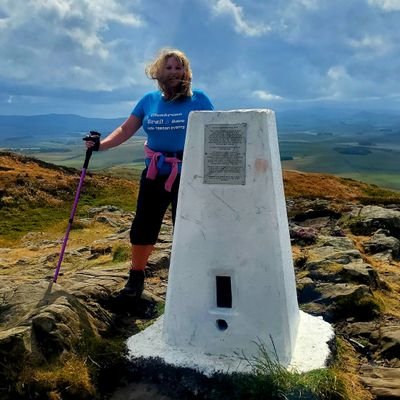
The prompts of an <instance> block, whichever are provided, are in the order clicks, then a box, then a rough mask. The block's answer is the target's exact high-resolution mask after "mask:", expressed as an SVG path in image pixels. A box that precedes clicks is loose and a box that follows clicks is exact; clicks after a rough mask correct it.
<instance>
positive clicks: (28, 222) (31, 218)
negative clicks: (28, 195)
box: [0, 181, 136, 241]
mask: <svg viewBox="0 0 400 400" xmlns="http://www.w3.org/2000/svg"><path fill="white" fill-rule="evenodd" d="M74 196H75V194H74ZM74 196H72V197H70V198H69V199H68V200H66V201H64V202H63V205H62V206H57V207H55V206H47V207H46V206H41V207H36V206H34V205H32V204H28V203H26V204H22V205H20V206H18V207H15V208H12V207H3V208H1V209H0V220H1V224H0V236H1V237H2V238H3V239H6V240H12V241H14V240H18V239H20V238H21V237H22V236H24V235H25V234H27V233H29V232H38V231H46V230H48V229H49V228H51V227H52V226H55V225H58V224H60V223H62V222H65V224H64V225H63V226H65V228H66V227H67V224H68V220H69V217H70V214H71V210H72V206H73V203H74ZM105 205H114V206H116V207H120V208H121V209H123V210H126V211H133V210H134V209H135V206H136V194H135V193H134V191H133V190H132V188H126V187H124V186H123V181H120V182H112V183H110V184H109V185H107V186H105V187H103V188H98V187H95V186H86V187H85V188H84V190H83V191H82V194H81V196H80V199H79V203H78V207H77V210H76V215H75V219H74V225H75V224H77V222H76V219H78V218H80V217H86V216H87V211H88V210H89V209H90V208H92V207H100V206H105ZM74 225H73V226H74ZM78 227H79V225H77V228H78Z"/></svg>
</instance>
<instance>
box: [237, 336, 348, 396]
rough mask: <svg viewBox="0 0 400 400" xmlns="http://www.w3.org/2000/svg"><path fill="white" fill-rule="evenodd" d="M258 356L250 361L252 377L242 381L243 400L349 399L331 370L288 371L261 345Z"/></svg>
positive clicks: (240, 385) (340, 382)
mask: <svg viewBox="0 0 400 400" xmlns="http://www.w3.org/2000/svg"><path fill="white" fill-rule="evenodd" d="M257 345H258V348H259V355H258V356H256V357H253V358H251V359H249V358H246V357H244V359H245V361H246V362H248V363H249V364H250V367H251V370H252V372H251V374H250V375H248V376H246V377H244V378H242V379H241V380H240V383H238V385H239V387H240V392H241V393H242V395H241V397H240V398H246V399H248V400H253V399H254V400H255V399H280V400H300V399H304V400H348V399H349V398H348V397H347V394H346V390H345V387H344V384H343V382H342V381H341V380H340V379H338V377H337V376H336V374H335V373H334V371H333V370H332V369H331V368H324V369H317V370H313V371H310V372H305V373H300V372H297V371H289V370H288V369H287V368H285V367H284V366H282V365H281V364H280V363H279V361H278V358H277V356H276V359H273V358H271V356H270V354H269V352H268V351H267V349H266V347H265V346H264V345H263V344H261V343H258V344H257Z"/></svg>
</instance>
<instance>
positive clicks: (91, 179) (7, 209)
mask: <svg viewBox="0 0 400 400" xmlns="http://www.w3.org/2000/svg"><path fill="white" fill-rule="evenodd" d="M79 179H80V171H79V170H76V169H73V168H66V167H60V166H55V165H53V164H49V163H46V162H43V161H40V160H38V159H35V158H31V157H25V156H21V155H18V154H15V153H9V152H0V188H1V189H0V218H1V221H2V223H1V225H0V235H1V236H2V237H3V238H4V237H6V238H12V239H15V238H18V237H19V236H20V235H23V234H25V233H27V232H29V231H32V230H41V229H45V228H48V227H50V226H52V225H55V224H57V223H59V222H60V221H67V220H68V217H69V213H70V209H71V207H72V204H73V199H74V197H75V193H76V189H77V186H78V183H79ZM136 190H137V183H136V182H134V181H131V180H127V179H120V178H118V177H110V176H107V175H101V174H95V175H94V174H91V173H90V171H89V172H88V173H87V175H86V178H85V182H84V186H83V189H82V192H81V199H80V203H79V209H78V213H79V212H80V213H84V212H85V209H86V208H87V207H86V205H87V204H90V205H91V206H102V205H106V204H114V205H116V206H119V207H122V208H125V209H127V210H133V209H134V206H135V202H134V200H133V199H134V196H135V194H136ZM22 215H23V217H22Z"/></svg>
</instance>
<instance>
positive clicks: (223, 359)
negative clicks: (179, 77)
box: [128, 110, 333, 375]
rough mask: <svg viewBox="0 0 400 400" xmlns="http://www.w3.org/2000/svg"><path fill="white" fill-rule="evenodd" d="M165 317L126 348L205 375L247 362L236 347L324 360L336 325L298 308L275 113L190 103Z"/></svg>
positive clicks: (293, 359) (305, 361)
mask: <svg viewBox="0 0 400 400" xmlns="http://www.w3.org/2000/svg"><path fill="white" fill-rule="evenodd" d="M178 204H179V205H178V210H177V218H176V224H175V232H174V240H173V246H172V255H171V266H170V273H169V282H168V291H167V300H166V309H165V314H164V317H163V318H161V319H160V320H159V321H157V322H156V323H155V324H153V325H152V326H151V327H150V328H148V329H147V330H145V331H143V332H141V333H140V334H138V335H135V336H133V337H131V338H130V339H129V340H128V347H129V350H130V356H131V357H132V358H135V357H160V358H161V359H162V360H163V361H165V362H166V363H170V364H173V365H177V366H184V367H192V368H194V369H197V370H199V371H201V372H204V373H206V374H208V375H209V374H212V372H214V371H224V372H227V371H230V372H233V371H237V370H247V369H249V365H248V364H247V363H245V362H243V361H242V362H240V355H241V354H244V355H245V356H246V357H247V358H251V357H253V356H257V355H258V354H259V350H260V347H259V346H260V344H261V345H262V346H263V347H265V349H266V350H267V351H268V353H269V354H270V356H271V358H272V359H274V360H275V359H278V360H279V362H280V363H281V364H283V365H285V366H293V367H296V368H297V369H299V370H303V371H305V370H310V369H313V368H320V367H323V366H324V363H325V361H326V359H327V357H328V355H329V349H328V345H327V342H328V341H329V340H330V339H331V338H332V337H333V330H332V328H331V327H330V325H329V324H327V323H326V322H324V321H323V320H322V318H316V317H311V316H309V315H307V314H304V313H302V312H300V311H299V308H298V304H297V296H296V285H295V276H294V269H293V264H292V254H291V245H290V237H289V230H288V220H287V215H286V205H285V198H284V192H283V182H282V172H281V164H280V155H279V148H278V139H277V133H276V124H275V115H274V112H273V111H271V110H239V111H225V112H208V111H207V112H192V113H191V115H190V119H189V125H188V134H187V138H186V146H185V155H184V169H183V172H182V178H181V187H180V193H179V203H178Z"/></svg>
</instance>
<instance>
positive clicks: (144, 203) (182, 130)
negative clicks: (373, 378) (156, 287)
mask: <svg viewBox="0 0 400 400" xmlns="http://www.w3.org/2000/svg"><path fill="white" fill-rule="evenodd" d="M146 75H147V76H148V77H149V78H151V79H154V80H156V81H157V83H158V88H159V90H157V91H154V92H150V93H148V94H146V95H145V96H144V97H143V98H142V99H141V100H140V101H139V102H138V103H137V105H136V106H135V107H134V109H133V111H132V113H131V115H130V117H129V118H128V119H127V120H126V121H125V122H124V123H123V124H122V125H121V126H120V127H118V128H117V129H115V130H114V131H113V132H112V133H111V134H110V135H109V136H107V137H106V138H105V139H104V140H102V141H101V143H98V144H96V143H95V142H87V146H88V147H92V148H93V149H94V150H97V149H98V150H107V149H110V148H112V147H115V146H118V145H120V144H121V143H123V142H125V141H126V140H128V139H129V138H130V137H131V136H133V135H134V134H135V133H136V132H137V131H138V129H139V128H140V127H143V129H144V131H145V132H146V133H147V141H146V143H145V157H146V158H145V162H146V168H145V169H144V171H143V173H142V177H141V180H140V188H139V195H138V199H137V208H136V215H135V218H134V220H133V222H132V227H131V231H130V241H131V244H132V261H131V269H130V271H129V278H128V282H127V284H126V286H125V287H124V289H123V290H122V294H125V295H129V296H132V297H135V298H138V297H140V296H141V294H142V292H143V287H144V278H145V267H146V264H147V261H148V258H149V256H150V254H151V252H152V251H153V248H154V245H155V243H156V241H157V238H158V234H159V232H160V228H161V224H162V220H163V217H164V214H165V212H166V210H167V208H168V206H169V205H171V206H172V219H173V222H175V214H176V206H177V200H178V189H179V179H180V171H181V167H182V155H183V148H184V144H185V136H186V128H187V122H188V116H189V113H190V111H194V110H213V105H212V104H211V102H210V100H209V98H208V97H207V96H206V95H205V94H204V93H203V92H202V91H200V90H192V88H191V84H192V71H191V69H190V64H189V60H188V58H187V57H186V55H185V54H184V53H183V52H181V51H179V50H176V49H163V50H161V52H160V54H159V56H158V57H157V58H156V59H155V60H154V62H152V63H151V64H150V65H148V66H147V68H146ZM93 146H94V147H93Z"/></svg>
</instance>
